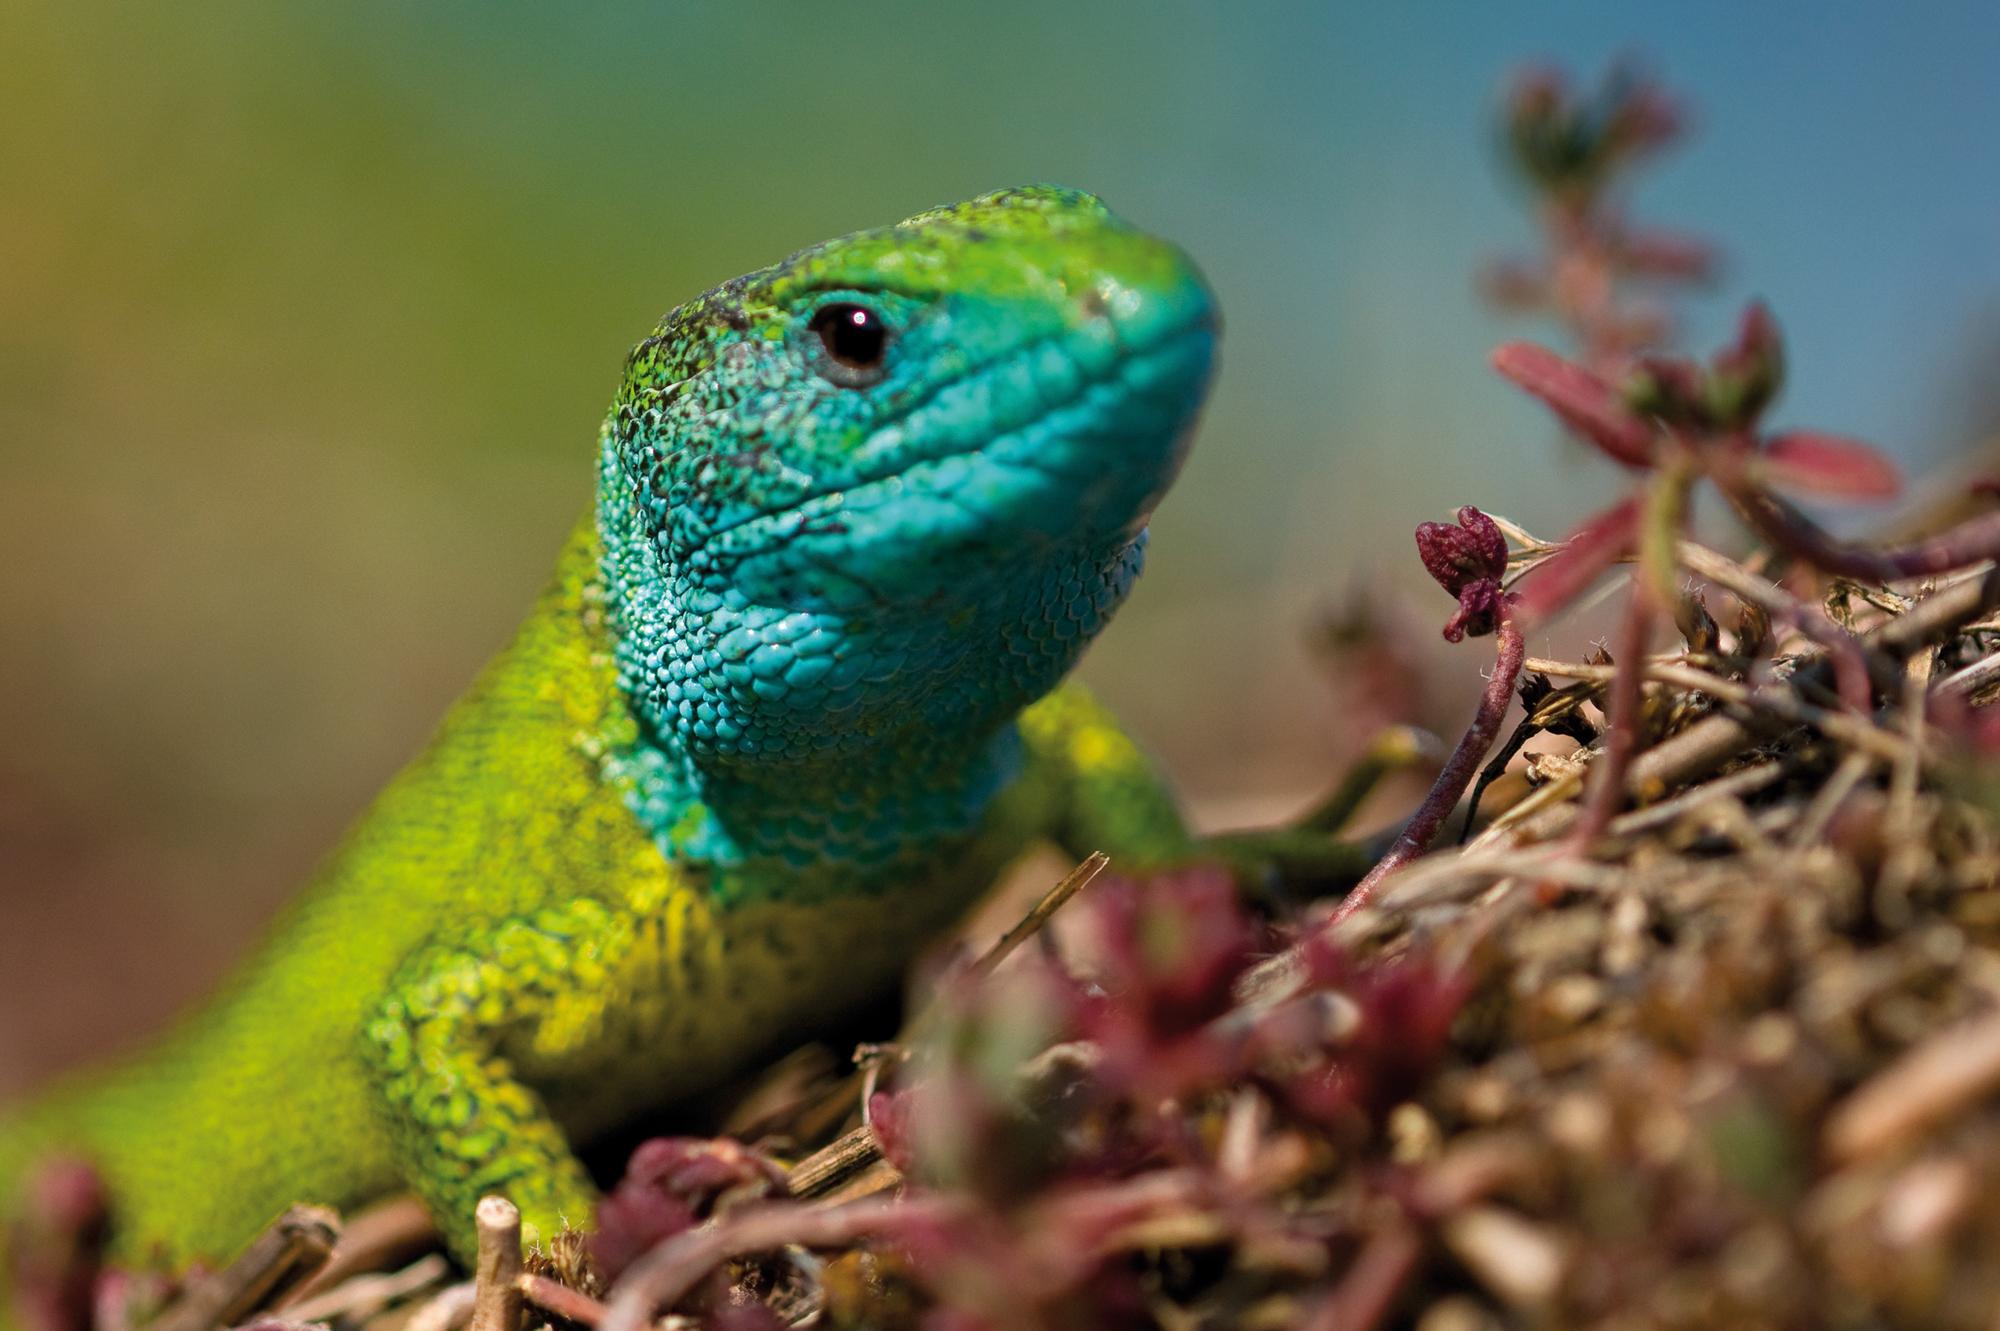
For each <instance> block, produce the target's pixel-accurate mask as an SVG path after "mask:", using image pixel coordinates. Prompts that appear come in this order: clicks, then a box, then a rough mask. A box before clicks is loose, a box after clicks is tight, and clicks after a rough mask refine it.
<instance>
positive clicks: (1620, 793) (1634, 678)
mask: <svg viewBox="0 0 2000 1331" xmlns="http://www.w3.org/2000/svg"><path fill="white" fill-rule="evenodd" d="M1653 615H1654V607H1653V598H1652V597H1651V596H1650V595H1649V594H1648V593H1647V591H1646V588H1645V586H1644V585H1643V584H1641V583H1639V582H1636V581H1635V582H1634V583H1633V584H1632V591H1631V599H1630V600H1628V601H1627V602H1626V603H1625V618H1624V620H1623V621H1622V622H1621V623H1620V624H1619V626H1618V645H1617V647H1616V648H1615V649H1614V650H1613V652H1612V662H1613V664H1614V665H1615V666H1616V667H1617V668H1616V670H1615V671H1614V672H1613V674H1612V676H1611V689H1610V693H1609V696H1608V697H1607V698H1606V700H1605V712H1606V714H1607V719H1608V721H1609V726H1608V728H1607V729H1606V730H1605V734H1604V751H1603V754H1602V756H1600V757H1599V758H1598V760H1597V761H1596V762H1594V763H1592V764H1591V766H1590V789H1589V791H1588V792H1587V793H1586V794H1585V797H1584V804H1583V813H1582V815H1581V816H1580V817H1578V819H1577V821H1576V828H1575V830H1574V831H1572V832H1571V833H1570V845H1571V846H1572V847H1574V848H1575V849H1576V850H1577V851H1579V852H1583V851H1587V850H1588V849H1589V848H1590V843H1591V842H1593V841H1595V840H1597V838H1598V837H1599V836H1600V835H1601V834H1602V833H1603V831H1604V829H1605V828H1606V827H1607V826H1609V825H1610V823H1611V818H1612V815H1614V814H1616V813H1617V812H1618V806H1619V805H1620V804H1622V803H1624V800H1625V772H1626V769H1627V768H1629V767H1630V766H1631V765H1632V753H1633V751H1634V750H1635V749H1637V748H1638V747H1639V720H1640V716H1639V714H1640V709H1641V707H1642V705H1643V704H1644V702H1645V693H1644V690H1643V689H1642V688H1641V685H1643V684H1644V683H1645V679H1646V640H1647V638H1648V637H1650V636H1651V634H1652V631H1653Z"/></svg>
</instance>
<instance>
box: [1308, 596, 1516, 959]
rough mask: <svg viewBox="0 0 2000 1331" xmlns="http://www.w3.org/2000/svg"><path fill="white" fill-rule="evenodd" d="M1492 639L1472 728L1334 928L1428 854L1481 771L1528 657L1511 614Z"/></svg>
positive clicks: (1336, 915)
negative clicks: (1491, 652) (1490, 661)
mask: <svg viewBox="0 0 2000 1331" xmlns="http://www.w3.org/2000/svg"><path fill="white" fill-rule="evenodd" d="M1494 636H1495V637H1496V638H1497V639H1498V640H1499V641H1498V644H1497V650H1496V651H1495V653H1494V659H1493V674H1492V675H1491V676H1490V677H1489V678H1488V679H1487V681H1486V691H1485V692H1484V693H1482V694H1481V695H1480V698H1479V710H1478V711H1477V712H1475V713H1474V714H1473V717H1472V725H1471V726H1470V727H1469V728H1468V729H1467V730H1466V732H1465V735H1464V737H1463V738H1461V739H1460V740H1459V741H1458V747H1457V748H1455V749H1453V750H1452V751H1451V757H1450V758H1448V759H1446V760H1445V765H1444V770H1443V771H1441V772H1439V773H1438V777H1437V780H1436V781H1435V782H1434V783H1432V785H1431V791H1430V794H1428V795H1426V796H1424V802H1423V803H1422V804H1420V805H1418V806H1417V812H1416V813H1415V815H1414V816H1412V817H1411V819H1410V821H1409V823H1408V824H1407V825H1405V826H1404V828H1403V832H1402V835H1401V836H1399V837H1397V838H1396V843H1395V844H1394V845H1392V846H1390V847H1389V853H1388V854H1386V855H1384V856H1383V857H1382V858H1381V860H1380V862H1378V863H1377V864H1376V865H1375V867H1374V868H1373V869H1370V870H1369V871H1368V876H1367V877H1365V878H1363V879H1362V880H1361V881H1360V882H1359V883H1356V884H1355V885H1354V890H1353V891H1352V892H1349V893H1348V894H1347V897H1346V899H1345V900H1343V901H1342V902H1341V903H1340V908H1339V909H1338V910H1336V911H1334V913H1333V918H1332V920H1331V921H1330V923H1332V924H1338V923H1340V922H1341V921H1342V920H1344V919H1346V918H1347V917H1348V916H1350V915H1352V914H1353V913H1354V912H1355V911H1357V910H1360V909H1361V908H1362V907H1363V906H1365V905H1367V904H1368V902H1369V899H1370V898H1372V897H1373V896H1374V895H1375V889H1376V888H1377V887H1379V886H1380V885H1381V883H1382V880H1383V879H1385V878H1387V877H1388V876H1389V875H1390V874H1392V873H1394V872H1395V871H1396V870H1398V869H1400V868H1402V867H1403V866H1404V865H1405V864H1408V863H1409V862H1410V861H1411V860H1413V859H1415V858H1416V857H1417V856H1419V855H1421V854H1423V853H1424V852H1425V851H1426V850H1428V849H1430V844H1431V842H1432V841H1433V840H1435V839H1436V838H1437V834H1438V829H1439V828H1441V827H1443V826H1444V820H1445V819H1446V818H1448V817H1450V816H1451V811H1452V810H1453V809H1455V808H1457V807H1458V801H1459V799H1460V798H1461V797H1462V796H1463V795H1464V794H1465V788H1466V787H1467V786H1468V785H1470V784H1471V783H1472V777H1473V774H1474V773H1475V772H1477V771H1478V770H1479V761H1480V759H1482V758H1484V757H1485V756H1486V751H1487V750H1488V749H1490V748H1492V747H1493V740H1494V738H1495V736H1497V735H1498V734H1499V733H1500V721H1501V718H1503V717H1504V716H1506V715H1507V705H1508V704H1509V703H1510V702H1512V701H1513V699H1514V681H1515V680H1516V679H1518V678H1519V677H1520V674H1521V662H1522V660H1523V659H1524V658H1525V657H1526V656H1527V645H1526V642H1525V641H1524V640H1523V638H1522V637H1521V626H1520V625H1519V624H1517V623H1515V622H1514V616H1513V613H1512V612H1511V611H1509V610H1507V609H1504V608H1503V609H1502V610H1501V612H1500V622H1499V624H1498V625H1497V626H1496V628H1495V633H1494Z"/></svg>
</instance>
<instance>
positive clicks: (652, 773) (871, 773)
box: [607, 722, 1021, 900]
mask: <svg viewBox="0 0 2000 1331" xmlns="http://www.w3.org/2000/svg"><path fill="white" fill-rule="evenodd" d="M901 739H902V742H899V743H894V744H885V745H883V746H881V749H880V756H879V757H874V758H871V759H870V760H863V761H856V760H855V759H854V757H853V755H851V754H850V755H843V756H842V757H841V758H839V759H836V760H830V761H821V762H813V761H789V762H784V761H781V762H771V761H768V760H761V761H745V760H742V759H721V758H717V757H714V756H704V757H700V758H697V757H695V756H694V755H691V754H689V753H688V752H687V751H686V750H685V749H684V748H682V747H681V746H680V745H679V744H677V743H676V742H675V739H674V737H673V736H671V735H665V736H662V735H659V734H656V733H653V732H652V731H650V730H648V729H647V728H646V727H645V726H644V724H643V722H642V723H641V724H640V726H639V728H638V732H637V734H636V735H635V737H634V738H633V740H632V742H631V743H630V745H629V746H627V747H625V748H624V749H622V750H620V751H618V752H616V753H614V754H610V755H607V764H608V766H609V767H610V769H611V773H612V775H613V776H614V777H615V778H616V779H617V780H618V781H619V782H620V784H621V785H623V786H624V787H625V788H626V790H627V791H628V792H629V795H628V801H629V804H630V807H631V809H632V811H633V814H634V816H635V817H636V818H637V819H638V821H639V823H640V825H641V826H642V827H643V828H644V829H645V831H646V832H647V833H648V834H649V835H650V836H651V837H652V838H653V840H654V842H655V843H656V844H657V845H658V846H659V847H660V850H661V853H663V854H664V855H666V856H667V858H669V859H671V860H675V861H677V862H681V863H690V864H694V865H699V866H701V867H702V868H703V869H704V870H706V871H707V872H708V873H709V874H710V875H711V882H710V884H709V886H710V889H711V890H712V891H713V892H714V893H715V894H716V895H717V896H718V897H720V898H723V899H736V900H746V899H751V898H770V897H780V896H782V897H795V898H815V897H821V896H826V895H832V894H838V893H849V892H867V891H876V890H882V889H885V888H889V887H894V886H898V885H905V884H906V883H907V881H908V880H909V878H910V876H911V874H913V873H915V872H918V871H919V870H920V868H922V867H923V866H927V865H934V863H935V860H936V858H937V854H938V851H939V848H940V846H942V845H948V844H950V843H954V842H958V841H962V840H964V839H966V838H969V837H971V836H972V835H973V834H974V833H975V832H977V830H978V828H979V826H980V823H981V821H982V820H983V819H984V817H985V815H986V811H987V809H988V808H989V806H990V805H991V804H992V802H993V800H994V798H995V797H996V796H997V795H998V794H999V793H1000V791H1001V790H1002V789H1003V788H1004V787H1005V786H1006V785H1007V784H1008V783H1009V782H1011V781H1012V780H1013V779H1014V777H1015V776H1016V775H1018V773H1019V771H1020V766H1021V746H1020V739H1019V736H1018V735H1017V733H1016V732H1015V728H1014V726H1013V725H1012V723H1011V722H1010V723H1008V724H1005V725H1003V726H1001V727H999V728H998V729H997V730H991V731H982V732H979V733H976V734H957V733H950V732H946V731H929V732H927V733H921V734H918V733H912V734H907V735H905V736H903V737H901Z"/></svg>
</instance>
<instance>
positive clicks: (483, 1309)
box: [472, 1197, 521, 1331]
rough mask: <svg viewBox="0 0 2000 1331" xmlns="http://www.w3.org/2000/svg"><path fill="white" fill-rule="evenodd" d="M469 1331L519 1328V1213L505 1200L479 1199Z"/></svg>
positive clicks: (474, 1211) (474, 1219) (474, 1214)
mask: <svg viewBox="0 0 2000 1331" xmlns="http://www.w3.org/2000/svg"><path fill="white" fill-rule="evenodd" d="M472 1219H473V1224H474V1226H475V1228H476V1230H477V1233H478V1242H479V1251H478V1254H477V1257H478V1262H477V1269H476V1270H475V1271H474V1272H473V1286H474V1290H475V1295H474V1299H473V1304H472V1331H517V1328H518V1327H519V1326H520V1324H521V1288H520V1279H521V1212H520V1210H519V1208H517V1207H516V1206H515V1205H514V1203H512V1202H510V1201H508V1200H507V1199H506V1198H505V1197H481V1198H480V1199H479V1205H478V1206H477V1207H476V1208H474V1210H473V1213H472Z"/></svg>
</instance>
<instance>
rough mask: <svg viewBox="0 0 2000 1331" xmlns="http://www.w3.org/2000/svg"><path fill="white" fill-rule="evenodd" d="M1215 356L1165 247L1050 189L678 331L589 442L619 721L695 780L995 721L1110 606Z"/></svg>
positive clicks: (959, 211)
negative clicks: (749, 765)
mask: <svg viewBox="0 0 2000 1331" xmlns="http://www.w3.org/2000/svg"><path fill="white" fill-rule="evenodd" d="M1216 338H1217V321H1216V313H1215V306H1214V302H1213V299H1212V298H1211V296H1210V295H1209V292H1208V290H1207V288H1206V287H1205V286H1204V285H1203V283H1202V281H1201V279H1200V277H1199V276H1198V274H1197V273H1196V272H1195V270H1194V268H1193V267H1192V265H1191V264H1190V263H1189V261H1188V260H1187V259H1186V258H1185V257H1184V256H1183V255H1182V254H1181V252H1180V251H1179V250H1177V249H1175V248H1174V247H1173V246H1171V245H1169V244H1167V243H1165V242H1164V241H1161V240H1158V239H1156V238H1154V237H1152V236H1149V235H1147V234H1146V233H1144V232H1141V231H1138V230H1135V229H1133V228H1132V227H1130V226H1127V225H1126V224H1125V223H1123V222H1121V221H1120V220H1119V219H1117V218H1116V217H1115V216H1113V215H1112V214H1111V212H1110V211H1109V210H1108V209H1106V208H1105V206H1104V205H1103V204H1102V203H1101V202H1099V201H1098V200H1097V199H1096V198H1094V197H1093V196H1091V195H1088V194H1083V193H1079V192H1076V191H1072V190H1064V189H1056V188H1051V187H1031V188H1024V189H1015V190H1006V191H1002V192H999V193H996V194H989V195H985V196H983V197H980V198H977V199H972V200H969V201H967V202H965V203H960V204H954V205H951V206H949V207H944V208H938V209H934V210H932V211H930V212H926V213H921V214H919V215H917V216H915V217H912V218H910V219H908V220H907V221H904V222H901V223H898V224H897V225H895V226H891V227H884V228H881V229H878V230H873V231H864V232H860V233H858V234H855V235H852V236H846V237H843V238H841V239H838V240H832V241H828V242H826V243H825V244H821V245H816V246H814V247H812V248H811V249H807V250H802V251H800V252H799V253H797V254H795V255H793V256H792V257H791V258H789V259H786V260H785V261H784V262H782V263H780V264H777V265H775V266H773V267H771V268H767V269H764V270H762V271H760V272H756V273H752V274H749V275H748V276H746V277H741V278H738V279H736V280H735V281H732V282H727V283H725V284H723V285H722V286H720V287H717V288H716V289H714V290H713V291H710V292H708V293H707V294H706V295H704V296H701V297H699V298H698V299H696V300H693V301H691V302H689V303H688V304H686V305H683V306H681V307H680V308H679V309H677V310H675V311H673V312H672V313H671V314H669V315H668V316H667V317H666V318H665V319H664V320H663V321H662V322H661V324H660V326H659V327H658V329H657V330H655V332H654V333H653V335H652V336H650V337H648V338H646V339H645V340H644V341H643V342H641V343H640V344H639V345H638V346H637V347H636V348H634V349H633V351H632V354H631V356H630V358H629V359H628V361H627V365H626V372H625V377H624V381H623V384H622V386H621V389H620V392H619V395H618V398H617V400H616V402H615V403H614V404H613V407H612V410H611V413H610V415H609V417H608V418H607V420H606V423H605V427H604V434H603V456H602V469H601V474H600V489H599V514H598V519H599V528H600V532H601V534H602V536H603V538H604V545H605V575H606V585H607V593H608V601H609V609H610V611H611V616H612V620H613V624H614V627H615V629H616V632H617V635H618V642H619V665H620V678H621V684H622V686H623V687H624V689H625V691H626V694H627V697H628V698H629V699H630V700H631V701H632V702H633V704H634V706H635V710H636V711H637V712H638V714H639V715H640V717H641V718H642V719H643V720H645V721H647V722H649V723H651V725H652V726H653V728H654V729H655V730H656V731H658V732H660V733H662V734H671V735H673V736H675V737H676V738H677V740H678V742H679V743H681V744H682V745H683V746H684V747H685V748H686V750H687V751H688V752H690V753H693V754H695V755H696V756H697V757H700V756H714V757H720V758H723V759H727V758H729V757H730V756H733V755H737V756H740V755H757V756H758V758H759V760H760V761H765V762H768V761H769V760H770V759H771V758H772V757H774V756H775V757H784V756H788V755H789V756H797V757H802V758H803V757H819V758H836V759H837V758H839V757H840V756H841V755H843V754H850V753H851V752H852V751H853V750H854V749H855V747H856V746H860V745H866V744H868V743H871V742H873V741H874V740H875V738H876V737H878V736H880V735H882V734H884V733H887V732H890V731H895V730H901V729H907V728H910V727H924V726H933V727H935V726H943V727H947V728H950V729H951V730H952V731H953V732H954V733H959V732H965V733H972V732H974V731H976V730H978V729H979V728H981V727H986V728H988V729H990V728H991V727H996V726H998V725H999V724H1001V723H1002V722H1004V721H1005V720H1006V719H1007V718H1008V717H1010V716H1011V715H1012V714H1013V713H1014V712H1015V711H1016V710H1018V709H1019V708H1020V707H1021V706H1022V705H1024V704H1025V703H1026V702H1028V701H1030V700H1032V699H1033V698H1035V697H1037V696H1039V695H1040V694H1041V693H1043V692H1045V691H1046V690H1047V689H1048V688H1050V687H1052V686H1053V685H1054V684H1055V682H1056V681H1057V680H1059V679H1060V678H1061V676H1062V675H1063V673H1065V672H1066V671H1067V670H1068V669H1069V667H1070V666H1071V665H1072V664H1073V663H1074V661H1075V659H1076V657H1077V656H1078V655H1079V654H1080V653H1081V651H1082V650H1083V648H1084V646H1085V645H1086V644H1087V643H1088V641H1089V640H1090V638H1091V637H1092V635H1094V634H1095V633H1096V632H1097V631H1098V629H1099V628H1101V627H1102V626H1103V624H1104V622H1105V621H1106V619H1107V618H1108V617H1109V616H1110V614H1111V612H1112V611H1113V609H1115V608H1116V606H1117V605H1118V603H1119V602H1120V601H1121V600H1122V599H1123V598H1124V595H1125V593H1126V591H1127V590H1128V588H1129V586H1130V584H1131V581H1132V579H1133V577H1134V576H1135V575H1136V574H1137V572H1138V569H1139V563H1140V559H1141V555H1142V552H1143V549H1144V541H1145V526H1146V522H1147V519H1148V516H1149V515H1150V513H1151V512H1152V509H1153V506H1154V505H1155V504H1156V503H1157V502H1158V501H1159V499H1160V497H1161V496H1162V495H1163V494H1164V493H1165V491H1166V489H1167V487H1168V485H1169V484H1170V483H1171V482H1172V481H1173V479H1174V476H1175V473H1176V472H1177V471H1178V469H1179V467H1180V463H1181V460H1182V458H1183V456H1184V454H1185V451H1186V443H1187V437H1188V434H1189V430H1190V426H1191V424H1192V420H1193V417H1194V414H1195V411H1196V409H1197V407H1198V406H1199V405H1200V403H1201V400H1202V397H1203V395H1204V393H1205V391H1206V387H1207V381H1208V377H1209V370H1210V364H1211V360H1212V358H1213V353H1214V347H1215V342H1216Z"/></svg>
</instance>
